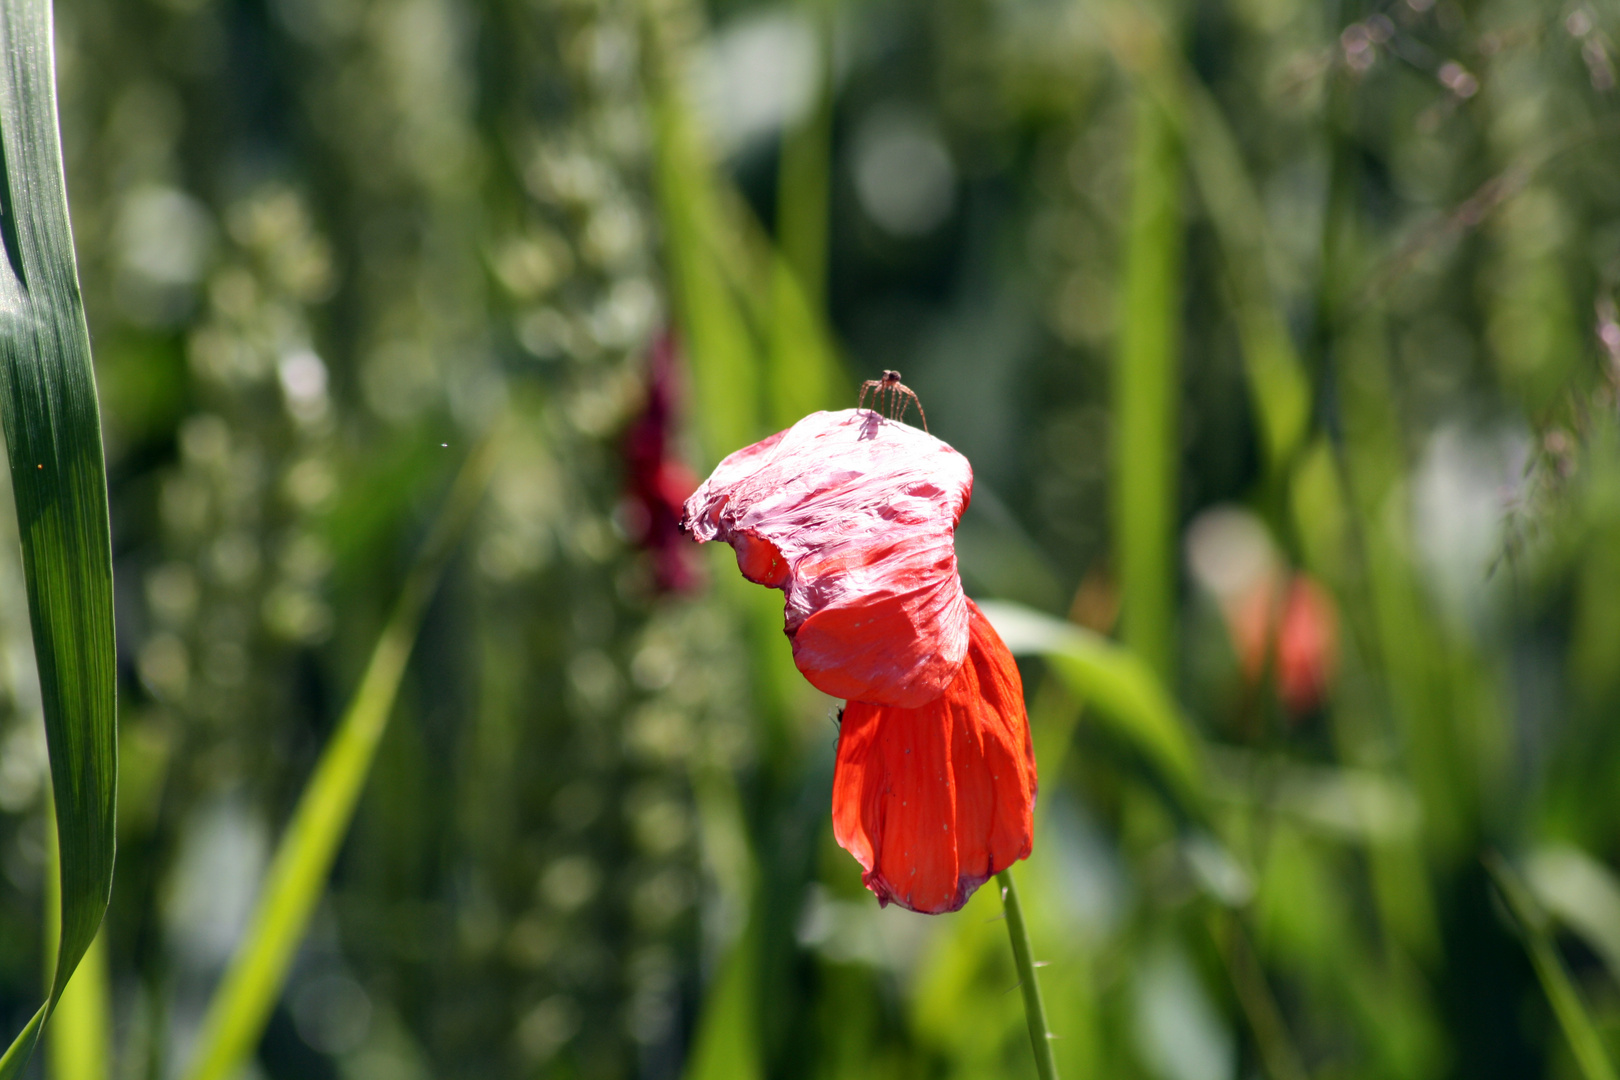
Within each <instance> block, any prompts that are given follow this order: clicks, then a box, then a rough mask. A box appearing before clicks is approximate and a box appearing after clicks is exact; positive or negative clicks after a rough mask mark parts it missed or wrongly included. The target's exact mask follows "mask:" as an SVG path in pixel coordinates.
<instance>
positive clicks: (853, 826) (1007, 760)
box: [684, 409, 1035, 913]
mask: <svg viewBox="0 0 1620 1080" xmlns="http://www.w3.org/2000/svg"><path fill="white" fill-rule="evenodd" d="M972 487H973V470H972V467H971V466H969V465H968V462H967V459H966V458H964V457H963V456H962V455H961V454H958V453H957V452H956V451H955V450H953V449H951V448H950V447H949V446H947V445H946V444H945V443H943V442H941V441H940V440H938V439H936V438H934V437H933V436H932V435H929V434H927V433H925V432H922V431H919V430H917V429H916V428H911V427H907V426H906V425H904V424H900V423H896V422H895V421H892V420H886V419H884V418H883V417H881V416H879V415H878V414H877V413H875V412H871V411H868V410H864V409H846V410H843V411H841V412H820V413H814V414H812V415H810V416H807V417H805V418H804V419H803V420H801V421H799V422H798V423H797V424H795V425H794V426H793V427H791V428H789V429H788V430H786V431H782V432H778V433H777V434H775V435H772V436H771V437H770V438H768V439H765V440H764V441H762V442H759V443H756V444H754V445H753V446H750V447H746V448H745V449H742V450H739V451H737V452H736V453H734V454H732V455H731V456H730V457H728V458H726V459H725V460H724V461H722V462H721V463H720V465H719V467H718V468H716V469H715V471H714V474H713V475H712V476H710V477H709V479H708V480H707V481H705V482H704V483H703V485H702V486H700V487H699V488H698V490H697V491H696V492H695V493H694V494H693V495H692V497H691V498H690V499H688V500H687V502H686V512H685V517H684V524H685V526H686V528H687V530H688V531H689V532H690V533H691V534H692V535H693V536H694V537H695V538H696V539H698V540H700V541H703V540H723V541H725V542H726V543H729V544H730V545H731V546H732V547H733V549H735V551H736V553H737V565H738V567H739V568H740V569H741V571H742V573H743V576H744V577H746V578H748V579H749V580H750V581H754V582H758V583H759V584H762V585H768V586H770V587H772V588H779V589H781V590H783V592H784V593H785V594H786V596H787V611H786V621H785V623H786V624H785V628H784V629H785V632H786V634H787V636H788V638H789V640H790V641H791V642H792V643H793V659H794V662H795V663H796V664H797V665H798V667H799V670H800V671H801V672H802V673H803V674H804V676H805V678H807V679H809V680H810V682H811V684H812V685H814V686H816V687H817V688H818V689H820V690H822V691H824V692H826V693H828V694H831V695H833V696H835V697H842V698H847V699H848V700H849V702H850V704H849V707H848V708H847V709H846V710H845V712H844V717H843V726H842V729H841V732H840V736H839V745H838V763H837V771H836V774H835V777H834V781H833V825H834V834H835V836H836V837H837V839H838V842H839V844H841V845H842V846H843V847H844V848H845V849H846V850H848V851H849V852H850V853H851V854H853V855H854V856H855V857H856V859H858V860H859V861H860V863H861V865H862V866H863V867H865V869H866V874H865V881H866V885H867V887H868V888H870V889H871V890H872V891H873V892H874V893H875V894H876V895H877V897H878V900H879V901H880V902H882V903H885V904H886V903H889V902H890V901H893V902H895V903H898V904H900V905H902V906H904V907H908V908H910V909H912V910H913V911H923V912H930V913H933V912H941V911H954V910H956V909H957V908H959V907H961V906H962V904H964V903H965V902H966V901H967V898H968V897H969V896H970V895H971V894H972V893H973V890H974V889H976V888H978V886H979V885H980V884H981V883H983V882H984V881H985V880H986V879H988V878H989V877H990V876H991V875H992V874H995V873H997V872H998V871H1000V870H1002V869H1005V868H1006V867H1007V866H1008V865H1010V864H1011V863H1013V862H1015V861H1017V860H1018V859H1021V858H1023V857H1025V856H1026V855H1028V854H1029V850H1030V838H1031V835H1032V811H1033V809H1034V801H1035V760H1034V753H1033V750H1032V748H1031V745H1030V740H1029V722H1028V719H1027V717H1026V715H1025V712H1024V697H1023V686H1022V683H1021V682H1020V680H1019V677H1018V668H1017V666H1016V665H1015V664H1014V663H1013V659H1012V655H1011V654H1010V653H1009V652H1008V651H1007V647H1006V645H1004V644H1003V643H1002V641H1001V639H1000V638H999V637H998V636H996V633H995V631H994V630H993V629H991V627H990V624H989V623H988V622H987V621H986V620H985V618H984V616H983V615H981V614H980V613H979V610H978V608H976V607H975V606H974V605H973V602H972V601H970V600H969V599H968V598H967V596H966V595H965V594H964V593H963V591H962V580H961V577H960V576H959V575H958V574H957V570H956V551H955V548H954V544H953V536H954V533H955V530H956V524H957V522H958V521H959V520H960V519H961V516H962V511H963V510H965V509H966V508H967V504H968V498H969V495H970V493H971V490H972Z"/></svg>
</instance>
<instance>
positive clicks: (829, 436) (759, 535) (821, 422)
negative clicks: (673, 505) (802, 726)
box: [685, 409, 973, 708]
mask: <svg viewBox="0 0 1620 1080" xmlns="http://www.w3.org/2000/svg"><path fill="white" fill-rule="evenodd" d="M972 488H973V469H972V467H971V466H969V465H968V462H967V459H966V458H964V457H963V456H962V455H961V454H959V453H957V452H956V451H955V450H953V449H951V448H950V447H949V446H948V445H946V444H945V443H943V442H941V441H940V440H938V439H936V438H934V437H933V436H932V435H929V434H927V433H926V432H923V431H919V430H917V429H916V428H913V427H908V426H906V425H904V424H900V423H896V422H894V421H892V420H886V419H884V418H883V417H881V416H879V415H878V414H877V413H874V412H871V411H870V410H865V409H845V410H843V411H841V412H818V413H813V414H811V415H810V416H807V417H805V418H804V419H803V420H801V421H799V422H798V423H797V424H795V425H793V426H792V427H791V428H789V429H787V430H786V431H782V432H778V433H777V434H775V435H772V436H771V437H770V438H768V439H766V440H764V441H763V442H759V443H755V444H754V445H753V446H749V447H745V448H744V449H742V450H739V451H737V452H736V453H735V454H732V455H731V456H730V457H728V458H726V459H725V460H724V461H722V462H721V463H720V465H719V467H718V468H716V469H715V470H714V474H713V475H712V476H710V477H709V479H708V480H707V481H705V482H704V483H703V485H702V486H701V487H699V488H698V490H697V491H696V492H695V493H694V494H693V495H692V497H691V498H690V499H688V500H687V501H686V515H685V521H686V527H687V529H688V530H689V531H690V532H691V534H692V535H693V536H694V537H695V538H696V539H698V540H723V541H725V542H726V543H728V544H730V545H732V547H733V548H734V549H735V550H736V552H737V565H738V567H739V568H740V569H741V570H742V572H743V575H744V576H745V577H747V578H748V579H749V580H750V581H756V582H758V583H760V584H762V585H768V586H771V587H773V588H779V589H782V590H783V591H784V592H785V593H786V594H787V612H786V626H785V630H786V633H787V636H788V637H789V639H791V640H792V642H793V659H794V662H795V663H796V664H798V666H799V670H800V671H802V672H803V673H804V676H805V678H807V679H809V680H810V682H811V683H812V684H813V685H815V686H816V687H817V688H818V689H820V690H822V691H824V692H826V693H828V694H831V695H833V696H834V697H841V698H847V699H850V700H858V701H866V702H871V703H874V704H879V705H897V706H900V707H903V708H915V707H917V706H920V705H922V704H924V703H925V702H928V701H930V700H932V699H934V698H936V697H938V696H939V695H940V693H942V692H943V691H944V689H945V687H946V686H948V685H950V682H951V680H952V679H953V678H955V677H956V673H957V670H958V668H959V667H960V666H961V664H962V658H963V657H964V656H965V655H967V645H968V616H967V605H966V600H967V598H966V596H965V595H964V594H963V592H962V581H961V578H960V576H959V575H958V574H957V570H956V550H955V547H954V544H953V536H954V534H955V531H956V523H957V522H958V521H959V520H961V517H962V511H963V510H965V509H966V508H967V504H968V498H969V496H970V493H971V491H972Z"/></svg>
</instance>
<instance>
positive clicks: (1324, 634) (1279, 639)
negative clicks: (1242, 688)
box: [1228, 573, 1339, 716]
mask: <svg viewBox="0 0 1620 1080" xmlns="http://www.w3.org/2000/svg"><path fill="white" fill-rule="evenodd" d="M1228 622H1229V624H1230V626H1231V633H1232V639H1233V641H1234V643H1235V644H1236V646H1237V654H1238V662H1239V663H1240V664H1241V665H1242V667H1243V674H1244V675H1245V676H1247V677H1248V679H1249V681H1250V682H1258V681H1259V680H1260V677H1261V675H1262V674H1264V672H1265V667H1266V663H1267V661H1268V660H1270V661H1271V662H1272V664H1273V667H1272V678H1273V680H1274V681H1275V683H1276V686H1277V698H1278V700H1280V701H1281V702H1282V704H1283V708H1285V709H1287V710H1288V712H1289V713H1290V714H1291V715H1293V716H1305V715H1307V714H1309V713H1312V712H1315V711H1316V710H1317V709H1318V708H1320V707H1321V706H1322V705H1323V704H1324V703H1325V702H1326V701H1327V696H1328V691H1329V690H1330V689H1331V688H1332V685H1333V678H1334V675H1335V674H1336V669H1337V666H1338V651H1339V620H1338V614H1337V609H1336V608H1335V607H1334V604H1333V598H1332V597H1331V596H1329V595H1328V593H1327V590H1325V589H1323V588H1322V586H1320V585H1318V584H1317V583H1316V581H1315V580H1314V579H1312V578H1311V577H1310V576H1309V575H1307V574H1303V573H1297V574H1295V575H1293V577H1292V578H1291V579H1290V580H1289V581H1288V583H1287V586H1286V590H1285V591H1284V593H1283V596H1282V601H1281V603H1280V604H1279V603H1278V601H1277V593H1276V586H1275V585H1274V584H1272V583H1270V582H1268V583H1267V584H1266V586H1265V587H1261V588H1256V589H1254V590H1252V591H1251V592H1250V593H1249V594H1248V595H1247V596H1245V597H1243V598H1242V600H1241V601H1239V602H1238V604H1237V605H1236V606H1235V607H1234V608H1233V610H1232V613H1231V614H1230V616H1229V617H1228Z"/></svg>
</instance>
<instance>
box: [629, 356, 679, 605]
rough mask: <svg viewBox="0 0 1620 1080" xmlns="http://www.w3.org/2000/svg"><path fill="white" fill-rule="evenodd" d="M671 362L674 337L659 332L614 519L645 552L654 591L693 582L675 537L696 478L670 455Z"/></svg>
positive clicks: (673, 377)
mask: <svg viewBox="0 0 1620 1080" xmlns="http://www.w3.org/2000/svg"><path fill="white" fill-rule="evenodd" d="M676 360H677V348H676V344H675V336H674V334H672V333H670V332H669V331H665V332H664V333H662V334H660V335H659V336H658V339H657V340H656V341H655V342H653V347H652V351H651V354H650V355H649V356H648V358H647V404H646V406H645V407H644V408H643V409H642V411H641V415H640V416H638V417H637V418H636V420H635V422H634V423H632V424H631V425H630V429H629V430H628V431H627V432H626V433H625V437H624V462H625V474H626V475H625V496H624V500H623V503H622V504H621V506H620V514H619V517H620V520H621V521H622V522H623V523H624V527H625V531H626V532H627V533H628V534H629V536H630V539H631V541H632V542H633V543H635V544H636V545H638V546H639V547H641V548H642V549H643V550H645V551H646V552H647V553H648V554H649V555H650V556H651V558H652V572H653V583H654V585H655V586H656V588H657V589H658V590H659V591H660V592H683V591H685V590H687V589H690V588H692V587H693V586H694V585H696V584H697V581H698V575H697V571H696V570H695V569H694V567H693V566H692V561H691V558H690V548H689V547H688V546H687V543H686V540H685V538H684V537H682V536H681V504H682V503H683V502H685V501H686V497H687V496H688V495H690V494H692V491H693V489H694V488H696V487H697V476H696V475H695V474H694V473H693V472H692V470H691V469H689V468H687V467H686V465H685V464H684V463H683V462H682V461H681V460H680V459H679V458H678V457H676V456H675V445H674V444H675V429H676V421H677V417H676V412H677V408H678V402H677V391H676V370H675V367H676Z"/></svg>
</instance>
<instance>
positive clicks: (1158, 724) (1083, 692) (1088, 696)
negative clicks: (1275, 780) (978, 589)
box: [979, 600, 1203, 801]
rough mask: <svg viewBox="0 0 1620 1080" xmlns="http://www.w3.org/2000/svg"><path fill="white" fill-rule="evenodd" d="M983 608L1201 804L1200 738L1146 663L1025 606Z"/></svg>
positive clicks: (1011, 639)
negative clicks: (1042, 659)
mask: <svg viewBox="0 0 1620 1080" xmlns="http://www.w3.org/2000/svg"><path fill="white" fill-rule="evenodd" d="M979 608H980V610H982V611H983V612H984V614H985V617H986V618H988V619H989V620H990V623H991V625H993V626H994V627H995V628H996V633H998V634H1000V635H1001V639H1002V640H1003V641H1004V642H1006V643H1007V647H1008V648H1009V649H1011V650H1012V652H1013V655H1015V656H1040V657H1043V658H1044V659H1045V660H1046V662H1047V663H1048V664H1050V665H1051V667H1052V670H1053V672H1055V673H1056V674H1057V676H1058V678H1059V679H1061V680H1062V681H1063V683H1064V685H1065V686H1066V687H1067V688H1068V690H1069V692H1070V693H1071V694H1073V695H1074V696H1075V697H1077V698H1078V699H1080V701H1081V702H1083V703H1085V704H1088V705H1091V706H1094V707H1095V709H1096V710H1097V712H1098V713H1099V714H1100V716H1101V718H1102V719H1103V720H1105V721H1106V722H1107V723H1108V724H1109V725H1110V726H1111V727H1112V728H1113V729H1114V731H1115V732H1116V733H1118V734H1119V735H1120V736H1121V737H1123V738H1124V739H1125V740H1127V741H1128V742H1130V743H1131V744H1132V745H1134V746H1135V747H1136V748H1137V749H1138V750H1139V751H1140V752H1141V753H1142V755H1143V756H1144V757H1145V758H1147V760H1148V761H1149V763H1150V764H1151V765H1152V766H1153V767H1154V768H1155V769H1156V770H1157V771H1158V772H1159V773H1160V775H1161V776H1162V777H1163V778H1164V779H1165V780H1166V781H1167V782H1168V783H1169V784H1170V786H1171V788H1172V789H1173V790H1175V791H1176V792H1177V793H1178V794H1179V795H1182V796H1185V797H1188V798H1190V799H1192V800H1194V801H1198V800H1201V798H1202V791H1203V780H1202V765H1201V757H1202V751H1201V748H1200V746H1199V739H1198V736H1197V735H1196V734H1195V733H1194V732H1193V730H1192V728H1191V727H1190V726H1189V724H1188V723H1187V721H1186V719H1185V718H1184V717H1183V716H1182V714H1181V710H1180V708H1179V707H1178V706H1177V705H1176V703H1175V700H1174V699H1173V698H1171V696H1170V694H1169V692H1168V691H1167V690H1165V688H1164V685H1163V684H1162V683H1160V681H1159V679H1158V677H1157V676H1156V675H1154V673H1153V670H1152V668H1150V667H1148V665H1147V663H1146V662H1145V661H1143V659H1142V658H1141V657H1140V656H1138V655H1136V654H1135V653H1134V652H1132V651H1131V650H1129V649H1126V648H1123V647H1122V646H1120V645H1117V644H1115V643H1114V642H1112V641H1110V640H1108V639H1107V638H1105V637H1103V636H1102V635H1101V634H1098V633H1095V632H1093V631H1090V630H1086V629H1083V628H1081V627H1078V626H1075V625H1073V624H1072V623H1067V622H1064V621H1062V620H1061V619H1054V618H1053V617H1052V616H1050V615H1043V614H1042V613H1040V612H1038V611H1035V610H1033V609H1031V608H1026V607H1024V606H1023V605H1021V604H1011V603H1006V602H1004V601H995V600H985V601H982V602H981V603H980V604H979Z"/></svg>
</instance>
